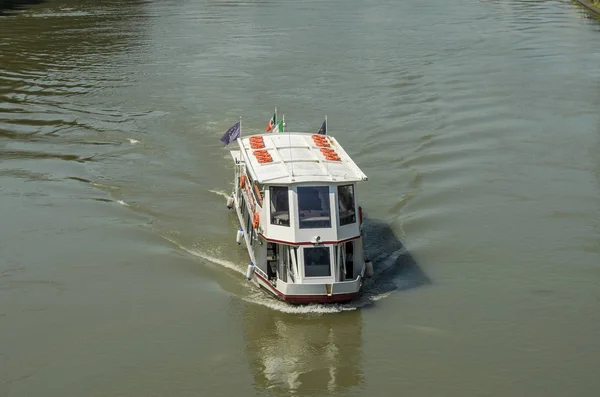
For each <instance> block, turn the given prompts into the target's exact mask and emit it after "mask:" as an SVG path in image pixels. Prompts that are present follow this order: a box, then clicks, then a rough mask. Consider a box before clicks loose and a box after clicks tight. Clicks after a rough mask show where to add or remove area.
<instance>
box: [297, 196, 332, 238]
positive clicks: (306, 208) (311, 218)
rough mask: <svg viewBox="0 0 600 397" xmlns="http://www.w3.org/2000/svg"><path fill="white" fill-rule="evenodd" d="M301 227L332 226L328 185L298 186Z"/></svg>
mask: <svg viewBox="0 0 600 397" xmlns="http://www.w3.org/2000/svg"><path fill="white" fill-rule="evenodd" d="M298 218H299V219H300V229H315V228H328V227H331V211H330V207H329V187H328V186H298Z"/></svg>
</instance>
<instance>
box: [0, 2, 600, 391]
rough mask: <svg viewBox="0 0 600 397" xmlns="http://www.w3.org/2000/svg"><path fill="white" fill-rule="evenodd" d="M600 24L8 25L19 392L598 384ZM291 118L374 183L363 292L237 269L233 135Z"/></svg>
mask: <svg viewBox="0 0 600 397" xmlns="http://www.w3.org/2000/svg"><path fill="white" fill-rule="evenodd" d="M599 39H600V23H599V22H598V21H597V20H594V19H591V18H590V17H589V16H588V14H586V13H585V12H584V11H583V10H582V9H581V8H580V7H578V6H577V5H575V4H573V3H570V2H556V1H499V2H498V1H497V2H489V1H478V2H460V1H455V0H453V1H450V2H445V3H441V2H439V1H431V0H424V1H419V2H414V1H413V2H406V1H405V2H397V1H367V2H360V1H355V0H348V1H333V2H323V1H302V2H295V1H287V0H286V1H266V0H265V1H246V2H241V1H208V0H203V1H160V2H159V1H133V0H129V1H98V0H87V1H86V0H83V1H75V0H62V1H61V0H56V1H54V0H49V1H46V2H41V3H39V4H34V5H30V6H26V7H25V8H23V9H20V10H16V11H11V12H8V13H6V14H5V15H4V16H0V215H1V216H0V221H1V223H0V396H1V397H7V396H10V397H17V396H28V397H29V396H68V395H74V396H129V397H132V396H144V397H146V396H166V395H170V396H209V395H223V396H229V395H236V396H246V395H288V394H290V393H296V394H298V395H314V396H321V395H338V396H398V395H410V396H432V395H444V396H471V395H472V396H507V395H509V396H544V397H547V396H567V395H595V394H596V393H597V392H598V390H599V389H600V380H599V379H598V376H597V371H596V367H597V363H598V357H599V356H600V344H599V343H598V335H599V334H600V310H598V308H599V307H600V201H599V197H600V160H599V159H600V113H599V111H598V109H600V67H599V65H600V47H598V42H599ZM274 106H277V107H278V111H279V113H285V118H286V122H287V123H288V128H289V129H295V130H309V131H311V130H314V131H316V130H318V128H319V127H320V125H321V122H322V121H323V118H324V116H325V114H327V116H328V126H329V130H330V132H331V133H332V134H334V135H335V136H336V137H337V138H338V139H339V140H340V141H341V143H342V144H343V145H344V147H345V148H346V150H347V151H348V152H349V153H350V154H351V155H352V156H354V158H355V160H356V162H357V163H358V164H359V165H360V166H361V167H362V169H363V170H364V171H365V172H366V173H367V175H369V177H370V179H369V182H368V183H367V184H365V185H363V186H362V187H361V190H360V191H359V193H360V198H361V201H362V203H363V207H364V208H365V210H366V212H367V214H368V215H369V221H368V224H367V239H368V240H369V241H368V244H369V246H368V249H369V253H370V255H371V257H372V258H373V259H374V261H375V267H376V276H375V277H374V279H372V280H370V282H369V284H368V286H367V290H366V292H365V296H364V297H363V298H362V299H361V300H360V301H359V302H356V303H354V304H351V305H345V306H333V307H330V306H310V307H302V308H297V307H292V306H287V305H284V304H282V303H278V302H276V301H273V300H271V299H269V298H267V297H266V296H264V295H263V294H262V293H261V292H260V291H257V290H256V288H255V287H253V286H252V285H250V284H248V283H247V282H245V280H244V278H243V275H242V273H243V271H244V268H245V266H246V262H247V257H246V254H245V250H244V249H243V248H240V247H238V246H237V244H236V243H235V229H236V224H235V218H234V216H233V214H232V213H230V212H229V211H227V209H226V207H225V205H224V197H223V195H224V194H226V193H227V192H229V191H230V189H231V185H230V181H231V179H232V172H233V168H232V166H231V164H230V161H229V154H228V152H227V150H226V149H224V148H223V147H222V145H221V143H220V142H219V138H220V137H221V135H222V134H223V132H224V131H225V130H226V129H227V128H228V127H229V126H231V125H232V124H233V123H235V122H236V121H237V118H238V117H239V116H242V117H243V123H244V131H245V132H246V133H254V132H260V131H263V130H264V127H265V125H266V123H267V121H268V120H269V118H270V116H271V114H272V111H273V107H274ZM400 241H401V242H400Z"/></svg>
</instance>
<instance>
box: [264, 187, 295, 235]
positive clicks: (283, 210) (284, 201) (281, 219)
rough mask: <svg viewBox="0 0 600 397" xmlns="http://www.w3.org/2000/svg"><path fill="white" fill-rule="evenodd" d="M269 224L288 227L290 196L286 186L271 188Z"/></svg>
mask: <svg viewBox="0 0 600 397" xmlns="http://www.w3.org/2000/svg"><path fill="white" fill-rule="evenodd" d="M269 195H270V196H271V224H272V225H279V226H289V225H290V198H289V197H290V196H289V194H288V188H287V187H286V186H271V187H270V188H269Z"/></svg>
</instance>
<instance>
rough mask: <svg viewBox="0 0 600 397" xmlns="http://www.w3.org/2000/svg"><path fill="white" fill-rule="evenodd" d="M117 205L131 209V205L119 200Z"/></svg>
mask: <svg viewBox="0 0 600 397" xmlns="http://www.w3.org/2000/svg"><path fill="white" fill-rule="evenodd" d="M117 203H119V204H121V205H124V206H125V207H129V204H127V203H126V202H125V201H123V200H117Z"/></svg>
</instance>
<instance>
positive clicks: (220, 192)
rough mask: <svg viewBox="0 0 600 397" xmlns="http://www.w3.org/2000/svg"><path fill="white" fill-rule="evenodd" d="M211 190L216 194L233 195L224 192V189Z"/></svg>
mask: <svg viewBox="0 0 600 397" xmlns="http://www.w3.org/2000/svg"><path fill="white" fill-rule="evenodd" d="M209 192H211V193H214V194H218V195H219V196H223V197H225V198H227V197H229V196H231V193H227V192H224V191H222V190H209Z"/></svg>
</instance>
